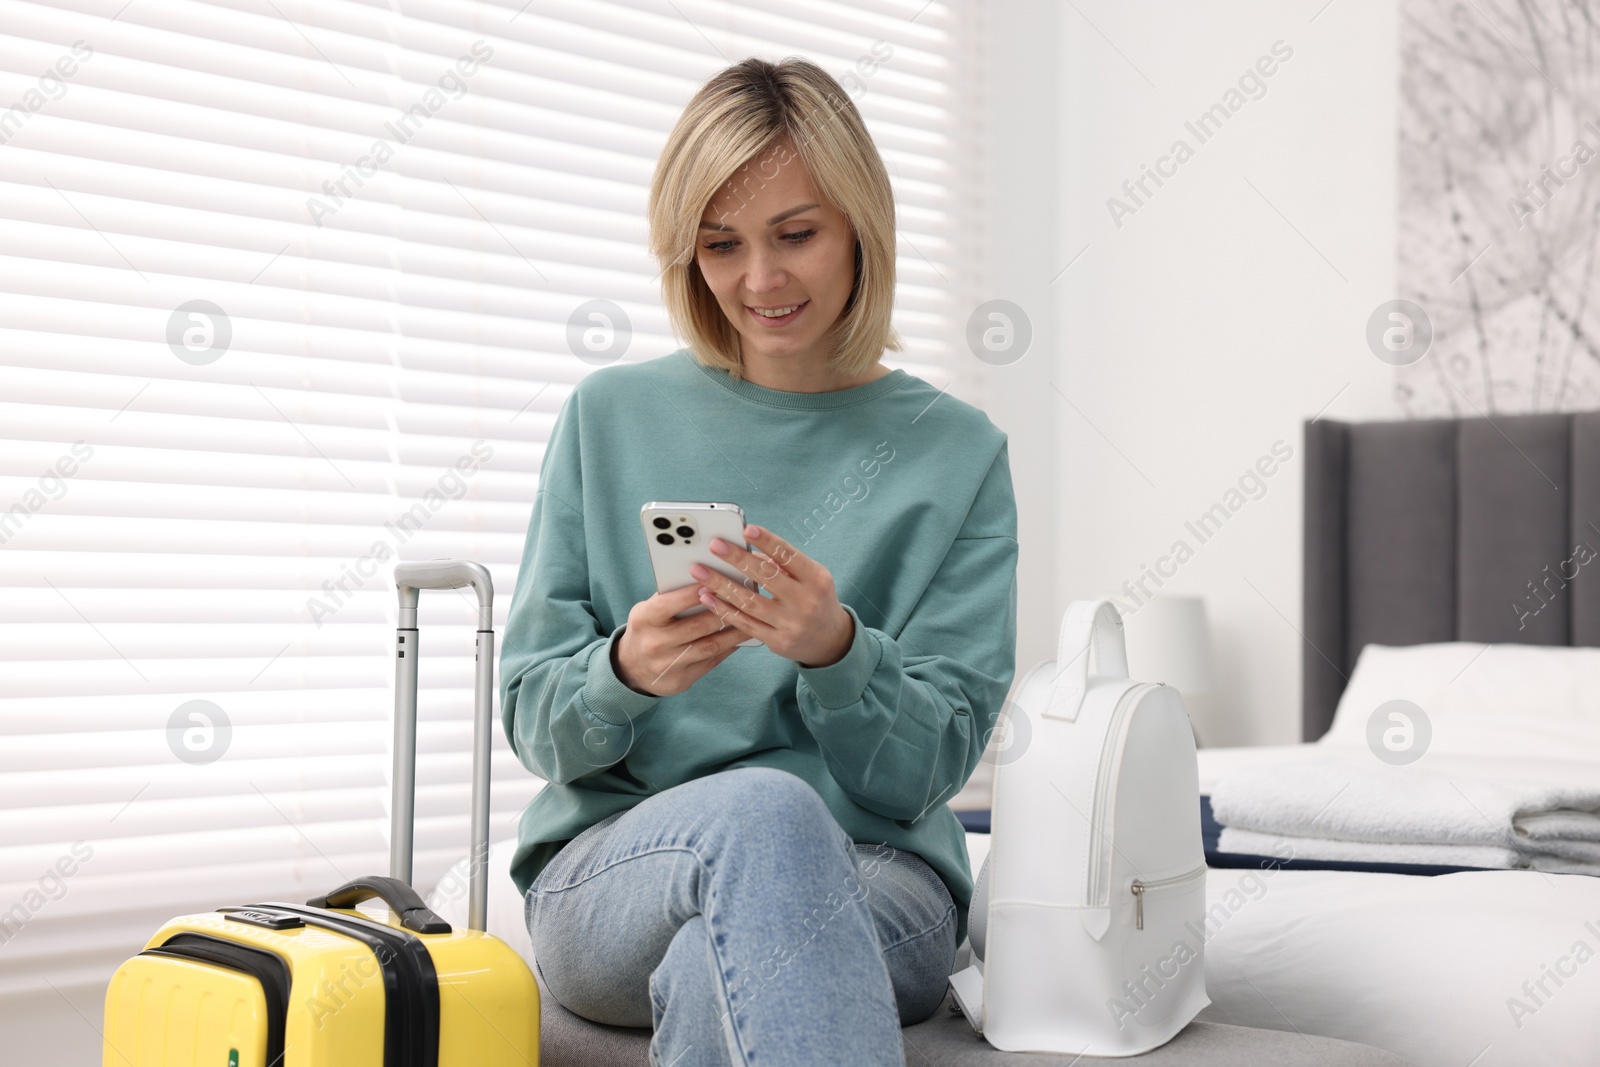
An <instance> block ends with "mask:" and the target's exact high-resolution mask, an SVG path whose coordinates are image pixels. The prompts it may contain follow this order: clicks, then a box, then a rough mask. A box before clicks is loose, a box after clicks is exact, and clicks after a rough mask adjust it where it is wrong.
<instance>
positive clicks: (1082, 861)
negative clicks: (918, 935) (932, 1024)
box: [950, 600, 1211, 1056]
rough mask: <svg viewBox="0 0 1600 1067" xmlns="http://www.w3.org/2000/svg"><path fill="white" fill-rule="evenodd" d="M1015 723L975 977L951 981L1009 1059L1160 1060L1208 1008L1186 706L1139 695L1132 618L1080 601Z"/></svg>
mask: <svg viewBox="0 0 1600 1067" xmlns="http://www.w3.org/2000/svg"><path fill="white" fill-rule="evenodd" d="M1091 647H1092V650H1093V651H1092V653H1091ZM1091 654H1092V655H1093V657H1094V659H1095V662H1096V673H1093V674H1091V673H1090V671H1089V663H1090V659H1091ZM1005 714H1006V715H1007V716H1009V718H1010V720H1011V721H1010V723H1009V727H1010V729H1011V730H1012V742H1011V746H1010V748H1008V750H1007V755H1005V756H1003V757H1002V758H1001V760H1000V761H999V765H998V766H996V768H995V782H994V803H993V808H992V816H991V830H992V832H991V838H990V848H989V856H988V859H986V860H985V861H984V863H983V868H982V870H981V872H980V873H979V875H978V879H977V883H976V885H975V886H974V893H975V895H974V897H973V901H972V908H971V913H970V921H969V924H968V929H969V935H970V938H971V941H972V955H973V964H972V966H970V967H968V968H966V969H965V970H962V971H958V972H957V973H955V974H953V975H951V976H950V985H951V988H952V990H953V992H954V994H955V999H956V1002H957V1003H958V1004H959V1005H960V1006H961V1010H962V1011H963V1012H964V1013H965V1014H966V1016H967V1021H968V1022H970V1023H971V1024H972V1026H973V1029H975V1030H977V1031H978V1032H979V1033H981V1034H982V1035H983V1036H984V1038H985V1039H986V1040H987V1041H988V1042H989V1044H990V1045H992V1046H994V1047H995V1048H997V1049H1001V1050H1003V1051H1007V1052H1069V1053H1081V1054H1085V1055H1090V1056H1132V1055H1137V1054H1139V1053H1142V1052H1148V1051H1149V1050H1151V1049H1153V1048H1156V1047H1158V1046H1160V1045H1162V1044H1164V1043H1166V1042H1167V1041H1169V1040H1171V1039H1172V1037H1173V1036H1174V1035H1176V1034H1177V1033H1178V1031H1179V1030H1182V1029H1183V1028H1184V1027H1185V1026H1186V1025H1188V1023H1189V1021H1190V1020H1192V1019H1193V1018H1194V1017H1195V1015H1196V1014H1197V1013H1198V1012H1199V1011H1200V1010H1201V1009H1202V1008H1204V1007H1205V1006H1206V1005H1207V1004H1209V1003H1211V1000H1210V998H1209V997H1207V996H1206V988H1205V907H1206V877H1205V876H1206V866H1205V851H1204V848H1203V846H1202V844H1201V838H1200V785H1199V773H1198V765H1197V762H1196V759H1195V743H1194V733H1193V730H1192V728H1191V727H1190V725H1189V715H1188V712H1187V711H1186V710H1185V708H1184V704H1183V698H1182V697H1181V696H1180V695H1179V694H1178V691H1177V690H1176V689H1174V688H1172V687H1171V686H1168V685H1165V684H1163V683H1161V682H1134V681H1131V680H1130V679H1129V678H1128V657H1127V650H1126V646H1125V645H1124V642H1123V631H1122V617H1121V616H1120V615H1118V614H1117V611H1116V608H1115V607H1114V606H1113V604H1112V602H1111V601H1110V600H1077V601H1074V602H1073V603H1072V604H1071V606H1070V607H1068V608H1067V613H1066V615H1065V617H1064V618H1063V619H1062V622H1061V643H1060V646H1059V649H1058V652H1057V656H1056V659H1055V661H1053V662H1052V661H1046V662H1044V663H1040V664H1038V665H1037V666H1035V667H1034V668H1033V669H1032V670H1031V671H1029V672H1028V674H1027V675H1026V676H1025V677H1024V678H1023V679H1022V682H1021V683H1020V685H1019V686H1018V687H1017V690H1016V697H1015V700H1014V701H1013V703H1012V704H1011V705H1010V706H1009V707H1008V708H1007V709H1006V711H1005ZM1012 750H1015V751H1014V752H1013V751H1012ZM1091 828H1093V829H1091Z"/></svg>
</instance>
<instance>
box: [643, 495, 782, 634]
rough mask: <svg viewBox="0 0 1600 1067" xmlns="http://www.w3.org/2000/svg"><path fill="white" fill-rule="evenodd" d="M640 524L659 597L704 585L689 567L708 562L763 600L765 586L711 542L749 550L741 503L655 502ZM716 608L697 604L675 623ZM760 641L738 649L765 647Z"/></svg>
mask: <svg viewBox="0 0 1600 1067" xmlns="http://www.w3.org/2000/svg"><path fill="white" fill-rule="evenodd" d="M639 525H640V526H641V527H642V528H643V529H644V540H645V544H646V545H647V546H648V547H649V549H650V565H651V566H652V567H653V568H655V572H656V592H658V593H670V592H671V591H672V590H674V589H682V588H683V587H684V586H686V585H700V584H702V583H701V581H700V579H698V578H696V577H695V576H694V575H692V574H690V573H689V565H690V564H692V563H703V564H704V565H705V566H707V567H709V568H710V569H711V570H714V571H717V572H719V573H721V574H724V575H727V577H728V578H730V579H731V580H733V581H735V582H738V583H739V584H741V585H743V586H744V587H745V588H746V589H748V590H750V591H751V592H752V593H755V594H756V595H757V596H759V595H761V583H759V582H757V581H756V580H755V579H754V578H750V577H747V576H745V575H744V574H742V573H741V572H740V571H739V570H738V569H737V568H736V567H734V566H733V564H731V563H729V562H728V561H727V560H725V559H723V558H722V557H721V556H718V555H717V554H716V553H715V552H712V551H711V539H712V538H714V537H720V538H722V539H723V540H724V541H726V542H728V544H730V545H738V546H739V547H740V548H744V549H749V547H750V544H749V542H747V541H746V540H745V539H744V527H745V521H744V508H741V507H740V506H739V505H738V504H728V503H723V502H715V503H713V502H711V501H688V500H652V501H650V502H649V503H648V504H646V505H645V506H644V507H642V508H640V509H639ZM710 610H711V609H710V608H708V607H706V606H705V605H704V604H696V605H695V606H694V607H692V608H689V609H688V610H687V611H682V612H679V613H678V614H677V615H676V616H674V618H679V619H687V618H688V617H689V616H691V615H698V614H699V613H700V612H702V611H710ZM764 643H765V642H763V641H762V640H761V639H760V638H759V637H752V638H750V639H749V640H747V641H741V642H739V644H738V645H737V646H735V647H737V648H751V647H753V646H756V645H761V644H764Z"/></svg>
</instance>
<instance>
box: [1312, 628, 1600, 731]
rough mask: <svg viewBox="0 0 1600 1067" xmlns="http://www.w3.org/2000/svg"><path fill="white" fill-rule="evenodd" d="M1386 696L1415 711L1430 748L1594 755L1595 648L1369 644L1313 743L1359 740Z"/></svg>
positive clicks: (1597, 711)
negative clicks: (1322, 732)
mask: <svg viewBox="0 0 1600 1067" xmlns="http://www.w3.org/2000/svg"><path fill="white" fill-rule="evenodd" d="M1390 700H1408V701H1410V702H1411V703H1413V704H1416V705H1417V706H1418V707H1420V708H1421V709H1422V710H1423V713H1424V714H1425V715H1426V716H1427V720H1428V725H1429V727H1430V728H1431V731H1432V739H1431V740H1430V742H1429V751H1434V752H1441V753H1446V752H1456V753H1467V754H1482V755H1504V756H1538V757H1550V758H1556V759H1568V760H1571V759H1593V760H1600V648H1571V647H1566V646H1549V645H1521V644H1496V645H1484V644H1480V643H1477V642H1472V641H1449V642H1441V643H1438V644H1428V645H1405V646H1398V647H1396V646H1388V645H1367V646H1366V647H1365V648H1363V649H1362V650H1361V654H1360V656H1359V657H1357V659H1356V667H1355V670H1354V671H1353V672H1351V675H1350V682H1349V684H1348V685H1346V687H1345V690H1344V693H1343V695H1342V696H1340V698H1339V706H1338V708H1337V709H1336V710H1335V712H1334V716H1333V725H1332V726H1331V727H1330V728H1329V730H1328V732H1327V733H1326V734H1325V735H1323V737H1322V738H1321V743H1323V744H1327V745H1331V746H1334V747H1357V746H1359V747H1362V748H1365V747H1366V745H1367V722H1368V720H1369V719H1370V718H1371V716H1372V713H1373V711H1374V710H1376V709H1377V708H1378V706H1379V705H1381V704H1383V703H1385V702H1387V701H1390Z"/></svg>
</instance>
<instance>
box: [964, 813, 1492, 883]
mask: <svg viewBox="0 0 1600 1067" xmlns="http://www.w3.org/2000/svg"><path fill="white" fill-rule="evenodd" d="M956 818H957V819H958V820H960V822H961V825H962V826H963V827H965V828H966V829H967V830H968V831H970V832H972V833H977V834H986V833H988V832H989V811H988V809H987V808H986V809H984V810H982V811H958V812H956ZM1200 836H1201V838H1202V839H1203V840H1204V842H1205V851H1206V866H1208V867H1269V866H1272V865H1274V864H1276V865H1277V866H1278V867H1279V868H1281V869H1282V870H1285V871H1371V872H1375V873H1378V874H1429V875H1431V874H1455V873H1457V872H1459V871H1481V870H1492V869H1494V868H1486V867H1443V866H1436V865H1432V864H1425V863H1357V862H1354V861H1351V860H1310V859H1299V860H1283V859H1279V858H1278V857H1276V856H1248V855H1245V854H1244V853H1242V852H1218V851H1217V839H1218V838H1219V837H1221V836H1222V827H1221V826H1220V825H1218V824H1217V820H1216V819H1214V818H1213V817H1212V815H1211V798H1210V797H1208V796H1202V797H1201V798H1200ZM973 873H974V874H976V873H977V872H976V871H974V872H973Z"/></svg>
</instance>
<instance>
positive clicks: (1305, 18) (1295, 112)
mask: <svg viewBox="0 0 1600 1067" xmlns="http://www.w3.org/2000/svg"><path fill="white" fill-rule="evenodd" d="M1323 2H1324V0H1311V2H1309V3H1296V4H1293V5H1284V4H1281V3H1269V2H1266V0H1220V2H1213V3H1208V4H1206V5H1203V6H1202V5H1189V4H1183V3H1178V2H1176V0H1147V2H1145V3H1141V4H1138V5H1119V4H1115V3H1113V2H1110V0H1075V3H1074V5H1059V6H1058V5H1056V4H1053V3H1047V2H1044V0H1013V2H1010V3H1006V4H1004V5H1000V6H999V7H997V8H996V9H995V10H994V11H993V12H992V13H991V15H990V18H991V20H992V25H991V27H990V35H989V36H990V39H991V40H990V47H991V49H992V51H991V54H990V56H989V59H990V63H991V67H992V71H993V81H994V92H993V94H992V95H991V96H990V98H989V99H988V100H987V101H986V106H987V108H988V113H989V115H990V120H991V122H992V124H993V129H992V131H991V140H992V142H993V143H994V144H995V145H996V146H997V148H996V151H995V153H994V155H993V156H992V162H993V164H994V168H993V170H992V171H991V172H990V173H989V175H988V182H989V187H988V193H989V196H988V203H989V204H990V205H991V208H990V210H991V214H990V217H989V218H988V219H987V222H988V225H989V231H990V237H989V249H990V253H991V254H990V256H989V257H988V264H989V270H988V272H987V273H986V274H985V278H986V280H987V282H988V284H989V288H990V289H991V290H992V291H993V293H994V295H1001V296H1006V297H1008V298H1010V299H1014V300H1016V301H1017V302H1018V303H1019V304H1022V305H1023V306H1024V307H1026V308H1029V309H1030V310H1031V309H1033V308H1038V309H1040V313H1039V314H1038V315H1037V316H1036V323H1035V325H1036V329H1037V331H1038V337H1037V339H1036V342H1035V344H1036V348H1035V350H1034V351H1033V352H1031V353H1030V354H1029V355H1028V357H1026V358H1025V359H1024V360H1023V361H1022V362H1021V363H1019V364H1017V365H1015V366H1013V367H1011V368H1005V369H1004V375H1001V374H997V375H996V376H995V377H994V378H993V379H992V384H991V386H990V392H989V395H988V397H987V398H986V403H987V404H988V406H989V409H990V411H991V413H992V417H993V418H994V419H995V421H996V422H997V424H999V425H1001V426H1002V428H1004V429H1006V430H1007V432H1008V433H1011V434H1012V441H1013V445H1012V457H1013V474H1014V478H1015V481H1016V486H1017V491H1018V494H1019V497H1020V496H1023V495H1024V494H1026V495H1027V496H1028V497H1030V500H1029V502H1027V503H1025V504H1023V505H1020V508H1021V510H1022V516H1023V524H1024V530H1023V534H1022V536H1023V538H1024V545H1023V566H1024V568H1025V570H1024V590H1025V594H1024V595H1025V598H1026V599H1025V603H1024V604H1023V605H1022V607H1021V609H1020V610H1021V611H1022V626H1023V630H1024V638H1023V641H1022V643H1021V647H1020V649H1019V654H1018V662H1019V673H1020V671H1021V670H1024V669H1026V667H1027V666H1028V665H1031V664H1032V663H1033V662H1035V661H1036V660H1037V659H1039V658H1046V657H1048V656H1051V655H1053V654H1054V647H1053V645H1054V628H1055V626H1056V625H1057V623H1058V622H1059V619H1060V613H1061V611H1062V610H1064V608H1065V606H1066V604H1067V603H1068V602H1069V601H1070V600H1072V599H1075V598H1078V597H1084V596H1093V595H1100V594H1105V593H1115V594H1117V595H1119V596H1120V597H1122V598H1123V599H1124V601H1125V602H1127V603H1133V601H1132V600H1131V598H1129V597H1128V596H1127V594H1126V593H1124V592H1123V591H1122V590H1123V583H1124V582H1125V581H1128V580H1133V579H1138V578H1139V577H1140V576H1141V574H1142V573H1143V571H1144V568H1145V567H1146V566H1153V565H1155V564H1156V562H1157V560H1158V558H1159V557H1161V556H1163V555H1166V554H1167V553H1168V552H1169V550H1171V549H1172V548H1173V546H1174V543H1175V542H1176V541H1177V540H1179V539H1180V538H1181V539H1183V540H1185V541H1187V542H1188V544H1189V546H1190V547H1191V548H1192V549H1193V551H1194V554H1193V557H1192V558H1191V559H1189V560H1188V561H1187V562H1185V563H1183V564H1182V565H1180V566H1178V567H1177V569H1176V574H1175V575H1173V576H1172V577H1171V578H1170V579H1165V580H1164V585H1163V586H1162V587H1161V591H1162V592H1166V593H1192V594H1199V595H1202V596H1204V597H1205V598H1206V601H1207V607H1208V610H1209V612H1210V614H1211V619H1212V625H1213V639H1214V641H1215V644H1216V650H1217V659H1218V671H1219V683H1220V686H1221V689H1220V693H1219V697H1218V699H1216V700H1214V701H1213V702H1211V703H1209V704H1207V705H1205V706H1203V707H1201V708H1198V709H1197V710H1196V719H1197V723H1198V725H1199V728H1200V731H1201V736H1202V740H1203V741H1204V742H1205V743H1206V744H1211V745H1217V744H1274V743H1287V742H1291V741H1297V740H1299V739H1300V736H1299V731H1300V725H1299V723H1300V659H1301V650H1302V644H1303V643H1302V641H1301V638H1300V637H1299V635H1298V630H1299V627H1300V601H1301V566H1300V555H1301V504H1302V495H1301V494H1302V481H1301V478H1302V466H1301V463H1300V452H1301V447H1302V444H1301V435H1302V424H1303V422H1304V420H1306V419H1309V418H1311V417H1313V416H1316V415H1317V414H1318V413H1319V412H1321V411H1323V410H1324V409H1325V408H1326V415H1325V417H1328V418H1334V419H1351V420H1361V419H1381V418H1395V417H1398V416H1399V411H1398V409H1397V407H1396V406H1395V404H1394V401H1393V399H1392V380H1393V379H1392V368H1390V367H1389V366H1388V365H1386V364H1383V363H1381V362H1380V361H1379V360H1377V359H1376V358H1375V357H1374V356H1373V355H1372V354H1371V352H1370V351H1369V350H1368V349H1367V348H1366V345H1365V342H1364V329H1365V324H1366V320H1367V316H1368V314H1369V313H1370V312H1371V310H1372V309H1373V308H1374V307H1375V306H1376V305H1377V304H1378V303H1379V302H1381V301H1383V300H1386V299H1389V298H1391V297H1392V296H1393V295H1394V292H1393V290H1394V270H1393V263H1394V248H1395V225H1394V219H1395V190H1396V176H1395V169H1394V168H1395V158H1396V152H1395V114H1396V108H1397V100H1396V87H1397V84H1398V74H1397V56H1396V25H1395V19H1396V13H1395V9H1394V5H1393V4H1391V3H1383V4H1375V5H1374V4H1354V3H1339V2H1337V0H1336V2H1334V3H1333V4H1331V5H1330V6H1328V7H1326V8H1323V9H1322V10H1321V11H1320V12H1319V8H1322V4H1323ZM1279 40H1281V41H1283V42H1284V43H1285V44H1286V45H1287V46H1288V47H1289V48H1290V49H1292V53H1293V54H1292V55H1291V56H1290V58H1288V59H1287V60H1284V61H1281V62H1279V63H1278V64H1277V66H1276V70H1275V73H1274V74H1273V75H1271V76H1270V77H1266V78H1263V79H1262V80H1263V81H1264V82H1265V85H1266V89H1265V92H1264V94H1263V95H1261V96H1260V98H1259V99H1248V98H1246V99H1245V100H1244V102H1243V104H1242V106H1240V107H1239V108H1238V110H1237V112H1236V113H1233V114H1231V116H1230V117H1229V119H1228V120H1227V121H1226V123H1225V124H1224V125H1223V126H1222V128H1221V129H1220V130H1218V131H1217V132H1216V133H1215V134H1214V135H1213V136H1212V137H1211V138H1210V139H1209V140H1207V141H1205V142H1204V143H1201V142H1200V141H1199V139H1198V138H1197V137H1196V136H1195V135H1194V134H1193V133H1191V132H1190V131H1189V130H1187V129H1186V128H1185V125H1184V124H1185V122H1186V121H1192V120H1194V119H1195V118H1196V117H1197V116H1198V115H1199V114H1200V113H1201V112H1202V111H1204V110H1205V109H1207V108H1208V107H1210V106H1211V105H1212V104H1214V103H1218V102H1222V101H1223V99H1224V94H1225V92H1226V91H1227V90H1228V89H1229V88H1231V87H1235V85H1236V82H1237V80H1238V78H1239V77H1240V75H1241V74H1242V73H1243V72H1244V71H1245V70H1246V69H1247V68H1250V67H1251V66H1252V64H1254V63H1255V62H1256V60H1257V58H1258V57H1261V56H1264V55H1270V54H1271V49H1272V45H1273V43H1274V42H1275V41H1279ZM1135 68H1137V69H1135ZM1179 138H1182V139H1184V140H1186V141H1188V143H1189V144H1190V146H1191V147H1192V148H1194V155H1193V157H1192V158H1190V159H1188V160H1187V161H1186V162H1184V163H1182V164H1180V165H1177V167H1176V174H1175V175H1173V176H1172V177H1170V178H1166V179H1164V181H1165V185H1164V186H1161V187H1157V186H1155V185H1154V184H1153V183H1149V182H1148V180H1147V186H1146V188H1147V189H1148V190H1149V191H1150V193H1151V194H1152V195H1150V196H1148V197H1144V196H1143V194H1141V199H1143V200H1144V203H1143V205H1142V206H1139V205H1133V206H1135V207H1136V210H1135V212H1134V213H1133V214H1132V215H1129V216H1126V217H1124V218H1123V219H1122V225H1121V226H1120V228H1119V227H1118V226H1117V225H1116V224H1115V223H1114V222H1113V220H1112V218H1111V215H1110V212H1109V211H1108V208H1107V200H1108V198H1109V197H1112V196H1114V195H1115V196H1119V197H1123V198H1124V199H1125V200H1127V202H1128V203H1130V204H1133V201H1131V200H1129V199H1128V198H1127V197H1126V195H1125V194H1124V193H1122V191H1121V186H1122V183H1123V182H1124V181H1125V180H1129V179H1136V178H1138V177H1139V176H1140V174H1141V165H1142V164H1148V165H1150V166H1154V165H1155V164H1156V162H1157V160H1158V157H1160V156H1163V155H1166V154H1167V153H1168V152H1169V150H1171V148H1172V145H1173V142H1174V141H1175V140H1177V139H1179ZM1052 142H1053V143H1052ZM1052 152H1053V153H1054V155H1053V156H1049V155H1048V154H1049V153H1052ZM1169 169H1170V168H1169ZM1085 246H1087V251H1084V249H1085ZM1080 252H1081V256H1080ZM1074 257H1079V258H1077V260H1076V262H1075V263H1074V264H1073V266H1072V267H1071V268H1070V269H1068V270H1067V271H1066V272H1065V273H1064V274H1061V275H1060V277H1059V278H1058V279H1057V280H1056V281H1055V282H1054V283H1053V284H1051V283H1050V281H1049V277H1050V276H1051V275H1054V274H1055V272H1057V271H1059V270H1060V269H1061V268H1062V267H1064V266H1066V264H1068V263H1069V262H1071V261H1072V260H1073V259H1074ZM1042 270H1048V273H1047V274H1042V273H1041V272H1042ZM1041 279H1042V280H1041ZM1052 318H1054V320H1055V321H1054V322H1053V323H1050V322H1047V321H1046V320H1050V319H1052ZM1058 390H1059V392H1058ZM1276 441H1282V442H1283V443H1284V446H1286V447H1287V448H1289V449H1292V452H1293V455H1292V458H1291V459H1289V460H1288V462H1286V463H1284V464H1282V465H1281V466H1279V467H1278V468H1277V469H1276V470H1275V472H1274V473H1273V474H1272V475H1271V476H1270V477H1269V478H1267V479H1265V480H1264V481H1265V486H1266V490H1265V493H1264V495H1262V496H1260V498H1259V499H1248V498H1245V499H1244V500H1243V504H1242V506H1239V507H1238V509H1237V511H1236V512H1235V513H1233V514H1231V517H1230V518H1228V520H1227V522H1226V523H1225V524H1224V525H1223V527H1222V529H1221V530H1219V531H1217V532H1216V533H1215V535H1214V536H1212V537H1211V538H1210V539H1209V540H1206V541H1204V542H1202V541H1201V540H1200V539H1199V538H1198V537H1196V536H1195V535H1194V534H1193V533H1191V532H1189V531H1188V530H1187V529H1186V527H1185V523H1186V522H1188V521H1191V520H1193V519H1195V518H1196V517H1197V516H1198V515H1199V514H1200V513H1201V512H1203V511H1205V510H1206V509H1207V508H1209V507H1211V506H1212V505H1213V504H1216V503H1219V502H1223V503H1224V504H1225V505H1226V504H1227V503H1230V502H1233V503H1237V502H1238V501H1239V499H1240V498H1233V500H1232V501H1229V500H1227V499H1226V498H1225V494H1226V493H1227V492H1228V490H1229V489H1230V488H1234V487H1236V486H1237V484H1238V480H1239V478H1240V476H1241V474H1243V473H1244V472H1245V471H1246V470H1247V469H1248V468H1250V467H1251V466H1252V465H1253V464H1255V463H1256V461H1257V460H1258V458H1260V457H1262V456H1264V455H1265V456H1270V454H1271V449H1272V446H1273V444H1274V442H1276ZM1280 447H1282V446H1280ZM1046 450H1053V455H1052V456H1048V457H1047V456H1046V455H1045V454H1044V453H1045V451H1046ZM1247 488H1248V487H1247ZM1168 569H1169V572H1170V570H1171V565H1170V564H1169V565H1168ZM1047 588H1053V596H1052V595H1047V593H1046V589H1047ZM1145 588H1146V589H1148V590H1151V591H1154V590H1156V588H1157V587H1156V585H1155V584H1153V583H1152V582H1150V581H1149V579H1147V580H1146V586H1145ZM1310 654H1311V655H1315V653H1314V652H1311V653H1310ZM1137 667H1138V665H1137V664H1134V668H1135V671H1136V672H1137Z"/></svg>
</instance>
